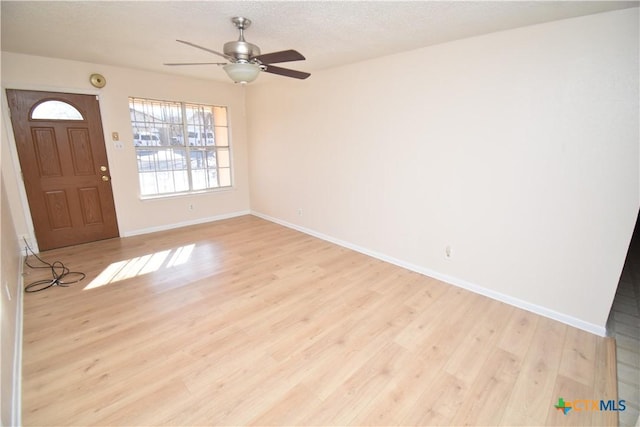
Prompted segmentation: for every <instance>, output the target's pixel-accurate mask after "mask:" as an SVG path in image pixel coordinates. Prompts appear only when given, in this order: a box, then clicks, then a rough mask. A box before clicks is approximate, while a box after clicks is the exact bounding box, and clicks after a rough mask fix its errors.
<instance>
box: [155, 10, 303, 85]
mask: <svg viewBox="0 0 640 427" xmlns="http://www.w3.org/2000/svg"><path fill="white" fill-rule="evenodd" d="M231 22H232V23H233V25H235V26H236V28H237V29H238V30H239V31H240V36H239V37H238V40H236V41H230V42H227V43H225V44H224V46H223V50H222V52H223V53H220V52H216V51H215V50H212V49H209V48H206V47H203V46H199V45H197V44H195V43H191V42H188V41H184V40H176V41H177V42H179V43H183V44H186V45H188V46H192V47H195V48H198V49H202V50H205V51H207V52H209V53H213V54H215V55H218V56H221V57H223V58H225V59H226V60H228V61H229V62H228V63H227V62H189V63H165V64H164V65H170V66H179V65H222V66H223V67H222V68H223V69H224V71H225V72H226V73H227V75H228V76H229V77H230V78H231V79H232V80H233V81H234V82H236V83H242V84H246V83H249V82H252V81H254V80H255V79H256V78H257V77H258V74H260V72H261V71H264V72H266V73H271V74H278V75H281V76H285V77H293V78H294V79H306V78H307V77H309V76H310V75H311V74H309V73H306V72H303V71H297V70H291V69H289V68H282V67H277V66H275V65H272V64H277V63H280V62H290V61H302V60H304V59H305V57H304V56H302V54H300V53H299V52H297V51H295V50H293V49H289V50H281V51H279V52H271V53H265V54H261V53H260V48H259V47H258V46H256V45H255V44H253V43H249V42H247V41H246V40H245V39H244V30H246V29H247V28H248V27H249V25H251V21H250V20H249V19H247V18H243V17H241V16H236V17H233V18H231Z"/></svg>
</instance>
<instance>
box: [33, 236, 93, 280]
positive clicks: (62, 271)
mask: <svg viewBox="0 0 640 427" xmlns="http://www.w3.org/2000/svg"><path fill="white" fill-rule="evenodd" d="M23 240H24V244H25V247H24V255H25V258H24V265H26V266H27V267H29V268H33V269H42V268H45V269H49V270H51V276H52V277H51V278H50V279H42V280H37V281H35V282H32V283H29V284H28V285H27V286H25V288H24V291H25V292H39V291H44V290H45V289H48V288H50V287H52V286H62V287H68V286H69V285H71V284H73V283H78V282H79V281H81V280H82V279H84V278H85V277H86V274H84V273H82V272H79V271H71V270H69V268H67V266H65V265H64V264H63V263H62V262H61V261H54V262H53V263H48V262H46V261H44V260H43V259H42V258H40V257H39V256H38V255H37V254H36V253H35V252H34V251H33V250H32V249H31V247H30V246H29V244H28V243H27V240H26V239H23ZM30 255H31V256H33V257H35V258H36V259H37V260H38V261H39V262H40V265H32V264H30V263H29V256H30Z"/></svg>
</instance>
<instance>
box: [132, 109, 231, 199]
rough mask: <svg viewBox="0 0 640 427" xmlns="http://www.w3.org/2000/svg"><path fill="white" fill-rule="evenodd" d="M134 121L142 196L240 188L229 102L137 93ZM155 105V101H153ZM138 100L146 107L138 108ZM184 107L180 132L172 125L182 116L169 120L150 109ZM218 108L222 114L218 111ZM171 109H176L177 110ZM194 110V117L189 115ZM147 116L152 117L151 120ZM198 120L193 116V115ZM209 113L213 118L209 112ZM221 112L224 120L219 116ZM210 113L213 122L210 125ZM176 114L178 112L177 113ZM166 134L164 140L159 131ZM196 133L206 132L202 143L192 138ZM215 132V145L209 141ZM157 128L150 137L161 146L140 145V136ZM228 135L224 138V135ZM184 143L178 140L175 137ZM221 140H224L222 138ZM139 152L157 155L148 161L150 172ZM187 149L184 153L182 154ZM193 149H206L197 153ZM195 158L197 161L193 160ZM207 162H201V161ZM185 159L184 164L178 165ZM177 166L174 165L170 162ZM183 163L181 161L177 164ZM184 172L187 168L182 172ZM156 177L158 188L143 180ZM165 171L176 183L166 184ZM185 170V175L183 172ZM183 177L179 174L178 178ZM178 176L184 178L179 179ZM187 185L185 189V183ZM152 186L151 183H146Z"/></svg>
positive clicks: (133, 132) (189, 193) (140, 193)
mask: <svg viewBox="0 0 640 427" xmlns="http://www.w3.org/2000/svg"><path fill="white" fill-rule="evenodd" d="M128 104H129V113H130V123H131V129H132V136H133V138H134V139H133V140H132V142H133V146H134V152H135V156H136V157H135V159H136V172H137V176H138V197H139V198H140V199H141V200H149V199H152V200H153V199H166V198H172V197H180V196H189V195H194V194H202V193H213V192H219V191H229V190H232V189H234V187H235V179H234V166H233V165H234V162H233V148H232V143H231V139H232V137H231V133H232V132H231V124H230V113H229V107H228V106H226V105H213V104H204V103H196V102H189V101H170V100H160V99H153V98H144V97H137V96H129V97H128ZM154 104H155V106H154ZM136 105H140V106H143V107H144V108H142V111H141V110H138V109H136V108H135V107H136ZM176 107H179V114H178V116H179V117H178V119H179V120H180V121H181V122H180V123H179V127H178V128H177V129H179V132H178V134H177V136H172V135H174V132H175V129H176V128H173V129H172V127H175V126H178V125H177V124H176V123H178V122H177V121H172V120H165V117H164V115H163V117H161V118H160V119H158V118H157V117H155V116H153V115H150V114H149V111H148V110H147V108H149V109H150V110H152V109H154V108H158V109H167V110H168V111H171V109H172V108H176ZM216 111H218V114H217V115H216V113H215V112H216ZM171 113H172V114H174V113H175V112H174V111H172V112H171ZM136 114H141V115H142V119H137V117H136ZM189 114H190V115H191V118H189ZM146 116H149V117H151V118H152V120H147V118H146ZM196 116H197V119H196V120H194V118H196ZM207 116H208V117H207ZM219 117H222V121H218V120H219ZM207 118H208V124H207ZM173 119H175V117H173ZM150 125H151V126H150ZM150 129H154V131H153V132H149V130H150ZM158 129H161V130H162V132H160V133H164V134H165V138H164V139H165V142H166V144H164V145H163V143H162V140H163V138H162V137H160V136H159V133H158V132H159V130H158ZM193 132H196V133H197V134H199V135H202V134H204V135H205V137H204V139H203V141H202V142H200V143H198V142H196V143H194V144H192V143H190V138H189V134H190V133H193ZM209 132H211V133H212V134H213V135H215V137H214V138H213V144H211V145H208V144H207V141H208V139H209V137H208V135H209ZM156 133H158V137H157V138H155V139H154V138H151V139H149V140H150V141H155V140H158V141H160V142H159V144H158V145H137V144H136V139H135V136H136V135H143V134H149V135H155V134H156ZM220 138H223V139H220ZM180 140H181V143H178V144H176V141H180ZM219 140H220V141H221V144H222V145H220V144H219V143H218V141H219ZM140 152H146V153H151V154H147V156H152V157H153V158H152V159H151V160H149V159H148V160H147V162H149V163H147V164H148V165H151V164H152V163H153V165H152V170H150V171H145V170H144V167H143V166H142V165H143V163H141V156H140V154H139V153H140ZM181 153H184V154H181ZM194 153H202V154H195V155H194ZM161 157H164V158H163V159H162V160H160V162H164V163H165V166H164V167H159V164H160V162H159V159H160V158H161ZM211 158H213V161H212V163H213V164H212V165H210V163H209V162H210V161H211V160H210V159H211ZM194 162H196V164H195V165H194ZM201 162H202V163H201ZM178 163H180V164H178ZM170 164H171V165H172V166H169V165H170ZM177 164H178V166H176V165H177ZM180 172H182V173H181V174H180ZM145 174H146V176H147V177H152V178H151V179H152V180H154V181H155V184H154V185H153V186H154V189H155V191H154V192H153V193H151V192H146V193H145V192H144V190H145V186H144V183H143V179H145ZM161 174H165V175H164V177H165V179H166V181H165V183H166V182H170V183H171V185H170V186H171V187H173V188H172V189H171V190H170V191H166V188H165V189H163V188H161V187H162V185H161V181H162V179H161ZM180 175H184V176H183V177H180ZM176 177H178V179H176ZM213 180H215V182H216V185H215V186H211V181H213ZM177 181H179V183H177ZM195 181H197V182H199V183H204V186H198V185H196V184H195V183H194V182H195ZM185 184H186V188H184V185H185ZM146 188H147V189H148V188H150V187H146Z"/></svg>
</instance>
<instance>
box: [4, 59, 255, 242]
mask: <svg viewBox="0 0 640 427" xmlns="http://www.w3.org/2000/svg"><path fill="white" fill-rule="evenodd" d="M96 72H97V73H101V74H102V75H104V76H105V78H106V80H107V85H106V87H104V88H103V89H100V90H98V89H95V88H93V87H92V86H91V85H90V83H89V76H90V75H91V74H92V73H96ZM6 88H15V89H31V90H50V91H58V92H75V93H90V94H94V93H95V94H98V95H99V97H100V98H99V99H100V109H101V114H102V124H103V127H104V132H105V139H106V142H107V144H106V145H107V155H108V158H109V166H110V168H111V176H112V184H113V191H114V199H115V203H116V212H117V216H118V224H119V227H120V234H121V235H131V234H137V233H142V232H147V231H152V230H158V229H163V228H169V227H174V226H176V225H182V224H189V223H197V222H202V221H207V220H210V219H214V218H218V217H224V216H229V215H235V214H237V213H242V212H247V211H248V209H249V185H248V169H247V168H248V153H247V141H246V123H245V111H244V108H245V101H244V94H245V93H244V90H243V88H242V87H240V86H236V85H233V84H232V83H228V84H227V83H220V82H214V81H205V80H197V79H189V78H180V77H176V76H171V75H166V74H160V73H151V72H146V71H139V70H132V69H126V68H119V67H112V66H106V65H97V64H88V63H83V62H76V61H68V60H62V59H52V58H44V57H36V56H28V55H20V54H14V53H9V52H2V89H3V90H2V92H3V93H2V106H3V110H6V108H7V101H6V93H5V91H4V89H6ZM129 96H137V97H146V98H152V99H162V100H171V101H189V102H195V103H204V104H213V105H226V106H228V108H229V115H230V126H231V144H232V147H231V150H232V156H233V169H234V188H233V189H232V190H221V191H217V192H212V193H204V194H198V195H192V196H184V197H175V198H168V199H166V198H165V199H159V200H141V199H140V197H139V188H138V178H137V168H136V158H135V152H134V147H133V133H132V130H131V122H130V114H129V105H128V97H129ZM8 117H9V116H8V114H7V113H6V111H5V112H4V113H3V119H4V120H3V124H2V126H3V135H7V134H8V135H9V137H8V138H7V137H4V138H3V141H2V149H3V151H4V152H5V153H6V155H7V156H10V157H11V158H10V159H9V161H3V169H4V168H9V169H10V170H9V171H6V173H5V176H9V179H8V180H7V193H8V197H9V202H10V204H11V207H12V212H13V214H14V218H15V222H16V228H17V229H18V234H19V235H22V234H32V232H31V231H30V230H31V229H32V228H33V227H32V223H31V218H30V215H29V213H28V206H26V203H25V196H24V189H23V188H22V187H21V186H22V183H21V182H19V180H17V179H16V177H17V176H18V171H19V164H18V162H17V154H16V152H15V151H16V150H15V142H14V140H13V133H12V131H11V125H10V123H9V121H8ZM5 127H6V129H4V128H5ZM112 132H118V133H119V134H120V139H121V141H123V143H124V148H123V149H116V148H115V145H114V143H113V142H112V141H111V133H112ZM190 204H193V205H194V209H193V210H192V211H191V210H189V209H188V207H189V205H190Z"/></svg>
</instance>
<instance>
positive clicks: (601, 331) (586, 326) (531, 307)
mask: <svg viewBox="0 0 640 427" xmlns="http://www.w3.org/2000/svg"><path fill="white" fill-rule="evenodd" d="M251 214H252V215H255V216H257V217H259V218H262V219H265V220H267V221H270V222H274V223H276V224H280V225H282V226H284V227H287V228H291V229H294V230H297V231H300V232H302V233H305V234H308V235H310V236H314V237H317V238H319V239H322V240H326V241H327V242H331V243H335V244H336V245H339V246H342V247H345V248H347V249H351V250H354V251H356V252H360V253H362V254H365V255H368V256H370V257H373V258H376V259H379V260H381V261H385V262H388V263H390V264H394V265H397V266H399V267H402V268H406V269H407V270H411V271H414V272H416V273H420V274H422V275H425V276H429V277H433V278H434V279H438V280H440V281H442V282H446V283H448V284H451V285H454V286H458V287H460V288H463V289H467V290H469V291H471V292H474V293H477V294H480V295H484V296H486V297H489V298H491V299H494V300H497V301H500V302H504V303H506V304H509V305H512V306H514V307H518V308H521V309H523V310H527V311H530V312H532V313H535V314H539V315H540V316H544V317H547V318H549V319H553V320H557V321H559V322H562V323H564V324H566V325H569V326H573V327H575V328H578V329H582V330H583V331H587V332H590V333H592V334H595V335H598V336H601V337H604V336H606V333H607V330H606V328H605V327H604V326H599V325H596V324H593V323H589V322H585V321H584V320H581V319H578V318H575V317H573V316H569V315H567V314H564V313H560V312H557V311H555V310H551V309H549V308H547V307H544V306H541V305H537V304H533V303H530V302H528V301H525V300H522V299H519V298H516V297H513V296H511V295H507V294H503V293H501V292H496V291H494V290H491V289H488V288H485V287H483V286H479V285H476V284H474V283H471V282H468V281H466V280H463V279H459V278H457V277H452V276H449V275H446V274H442V273H440V272H437V271H434V270H431V269H428V268H426V267H422V266H419V265H415V264H412V263H409V262H406V261H403V260H401V259H398V258H394V257H391V256H389V255H386V254H383V253H380V252H377V251H373V250H370V249H367V248H364V247H362V246H358V245H355V244H353V243H351V242H347V241H345V240H341V239H337V238H335V237H332V236H328V235H326V234H323V233H319V232H317V231H315V230H312V229H309V228H306V227H302V226H300V225H297V224H293V223H290V222H287V221H284V220H281V219H279V218H274V217H272V216H269V215H266V214H263V213H261V212H257V211H253V210H252V211H251Z"/></svg>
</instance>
